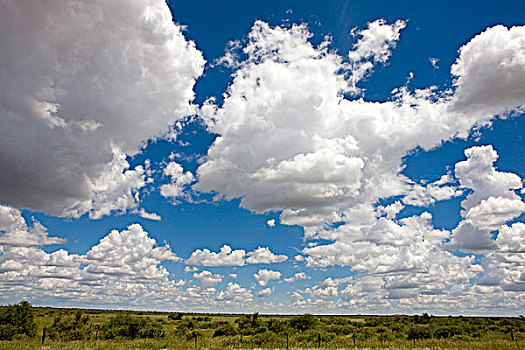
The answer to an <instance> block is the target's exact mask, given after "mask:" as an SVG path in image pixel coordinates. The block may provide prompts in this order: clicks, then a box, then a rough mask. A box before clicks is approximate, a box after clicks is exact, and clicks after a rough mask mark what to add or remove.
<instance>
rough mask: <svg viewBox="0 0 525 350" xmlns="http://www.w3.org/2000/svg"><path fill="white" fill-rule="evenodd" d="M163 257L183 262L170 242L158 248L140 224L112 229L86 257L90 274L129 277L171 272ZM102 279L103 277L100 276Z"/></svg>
mask: <svg viewBox="0 0 525 350" xmlns="http://www.w3.org/2000/svg"><path fill="white" fill-rule="evenodd" d="M163 260H171V261H180V258H178V257H177V256H176V255H175V254H174V253H173V252H172V251H171V249H170V247H169V246H168V245H165V246H162V247H157V246H156V241H155V240H154V239H153V238H149V237H148V233H147V232H146V231H144V229H143V228H142V226H140V225H139V224H132V225H130V226H128V228H127V229H126V230H123V231H121V232H119V231H117V230H113V231H111V232H110V233H109V234H108V235H107V236H105V237H104V238H102V239H101V240H100V242H99V243H98V244H97V245H96V246H94V247H92V248H91V249H90V250H89V251H88V252H87V253H86V257H85V262H87V263H88V266H87V267H86V268H85V269H84V270H85V271H86V272H87V273H91V274H97V275H115V276H126V277H132V278H137V279H156V278H157V279H160V278H163V277H166V276H168V275H169V273H168V271H167V270H166V268H165V267H163V266H158V265H159V264H160V263H161V262H162V261H163ZM100 278H102V276H100Z"/></svg>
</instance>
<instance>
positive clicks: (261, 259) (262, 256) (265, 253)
mask: <svg viewBox="0 0 525 350" xmlns="http://www.w3.org/2000/svg"><path fill="white" fill-rule="evenodd" d="M247 256H248V258H247V259H246V263H247V264H273V263H280V262H283V261H286V260H288V257H287V256H286V255H275V254H274V253H272V252H271V251H270V248H268V247H259V248H257V249H256V250H254V251H253V252H249V253H248V254H247Z"/></svg>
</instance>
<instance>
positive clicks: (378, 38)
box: [348, 19, 406, 84]
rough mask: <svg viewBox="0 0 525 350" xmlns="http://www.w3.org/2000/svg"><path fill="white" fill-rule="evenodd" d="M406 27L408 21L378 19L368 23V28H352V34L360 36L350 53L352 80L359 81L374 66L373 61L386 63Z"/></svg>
mask: <svg viewBox="0 0 525 350" xmlns="http://www.w3.org/2000/svg"><path fill="white" fill-rule="evenodd" d="M405 27H406V22H405V21H402V20H397V21H396V22H395V23H394V24H387V23H386V21H385V20H383V19H378V20H375V21H374V22H370V23H368V28H366V29H363V30H359V31H357V30H355V29H354V30H352V34H354V35H358V36H360V38H359V40H358V41H357V43H356V44H355V45H354V47H353V50H352V51H350V52H349V53H348V58H349V59H350V61H351V65H352V78H351V80H352V82H353V83H354V84H355V83H357V82H359V81H360V80H361V79H363V77H365V76H366V74H367V73H369V72H370V70H371V69H372V68H373V63H376V62H378V63H382V64H385V63H386V62H387V61H388V59H389V58H390V55H391V54H392V49H394V48H395V47H396V44H397V41H398V40H399V34H400V31H401V30H402V29H403V28H405Z"/></svg>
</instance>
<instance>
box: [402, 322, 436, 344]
mask: <svg viewBox="0 0 525 350" xmlns="http://www.w3.org/2000/svg"><path fill="white" fill-rule="evenodd" d="M431 337H432V334H431V332H430V328H429V327H425V326H420V325H413V326H411V327H410V328H409V329H408V332H407V339H410V340H416V339H429V338H431Z"/></svg>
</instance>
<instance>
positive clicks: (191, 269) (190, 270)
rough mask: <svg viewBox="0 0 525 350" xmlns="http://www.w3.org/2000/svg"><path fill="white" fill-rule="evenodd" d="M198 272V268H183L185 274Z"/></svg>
mask: <svg viewBox="0 0 525 350" xmlns="http://www.w3.org/2000/svg"><path fill="white" fill-rule="evenodd" d="M198 270H199V268H198V267H196V266H186V267H185V268H184V272H186V273H189V272H195V271H198Z"/></svg>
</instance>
